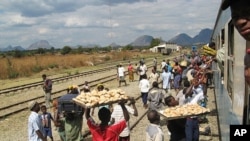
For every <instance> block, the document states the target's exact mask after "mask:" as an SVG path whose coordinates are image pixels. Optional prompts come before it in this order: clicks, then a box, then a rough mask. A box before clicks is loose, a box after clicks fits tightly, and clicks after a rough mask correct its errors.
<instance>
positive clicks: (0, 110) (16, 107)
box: [0, 65, 152, 119]
mask: <svg viewBox="0 0 250 141" xmlns="http://www.w3.org/2000/svg"><path fill="white" fill-rule="evenodd" d="M151 67H152V65H150V66H148V68H151ZM126 75H127V72H126ZM116 79H117V74H113V75H108V76H105V77H102V78H99V79H95V80H92V81H89V84H90V87H95V86H96V85H98V84H100V83H103V84H104V83H107V82H110V81H113V80H116ZM82 85H84V84H83V83H82V84H78V86H79V87H81V86H82ZM66 92H67V88H64V89H61V90H58V91H55V92H53V93H51V96H52V97H54V98H58V97H60V96H62V95H64V94H66ZM33 100H35V101H37V102H38V103H40V104H44V96H38V97H34V98H30V99H26V100H23V101H21V102H16V103H13V104H9V105H7V106H3V107H0V119H2V118H6V117H8V116H10V115H13V114H16V113H19V112H21V111H24V110H27V109H28V108H27V103H28V102H29V101H33Z"/></svg>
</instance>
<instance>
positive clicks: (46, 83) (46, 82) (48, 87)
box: [42, 74, 52, 108]
mask: <svg viewBox="0 0 250 141" xmlns="http://www.w3.org/2000/svg"><path fill="white" fill-rule="evenodd" d="M42 78H43V90H44V95H45V105H46V107H47V108H50V102H51V91H52V80H50V79H48V78H47V76H46V74H43V75H42Z"/></svg>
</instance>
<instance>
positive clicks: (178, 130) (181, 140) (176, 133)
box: [164, 96, 186, 141]
mask: <svg viewBox="0 0 250 141" xmlns="http://www.w3.org/2000/svg"><path fill="white" fill-rule="evenodd" d="M164 102H165V104H166V105H167V106H168V107H175V106H178V105H179V102H178V101H177V100H175V98H174V97H173V96H168V97H166V98H165V99H164ZM185 124H186V119H185V118H181V119H174V120H168V123H167V127H168V130H169V132H170V133H171V134H170V141H185V138H186V133H185Z"/></svg>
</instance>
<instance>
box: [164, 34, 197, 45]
mask: <svg viewBox="0 0 250 141" xmlns="http://www.w3.org/2000/svg"><path fill="white" fill-rule="evenodd" d="M192 40H193V39H192V38H191V37H190V36H188V35H187V34H185V33H182V34H179V35H177V36H175V37H173V38H171V39H170V40H168V42H171V43H176V44H178V45H190V44H192Z"/></svg>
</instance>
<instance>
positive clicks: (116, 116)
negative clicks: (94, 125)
mask: <svg viewBox="0 0 250 141" xmlns="http://www.w3.org/2000/svg"><path fill="white" fill-rule="evenodd" d="M130 104H131V105H132V107H130V106H128V105H125V107H126V108H127V110H128V113H130V114H132V115H134V116H138V111H137V108H136V106H135V100H134V99H131V100H130ZM121 120H124V116H123V111H122V107H121V105H119V104H117V105H115V106H114V109H113V112H112V114H111V123H112V124H113V123H118V122H120V121H121ZM129 140H130V126H129V121H127V127H126V128H125V129H123V131H122V132H121V133H120V135H119V141H129Z"/></svg>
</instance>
